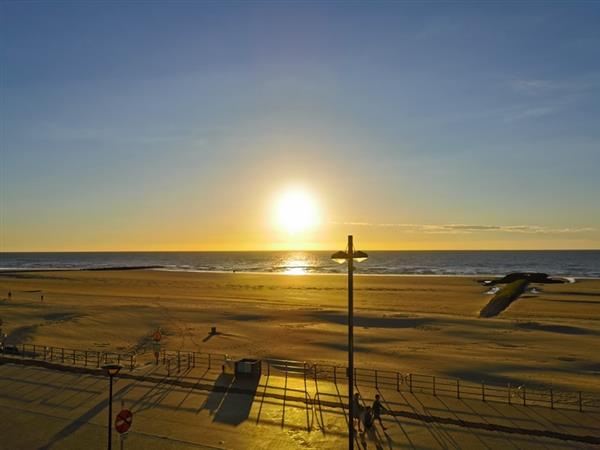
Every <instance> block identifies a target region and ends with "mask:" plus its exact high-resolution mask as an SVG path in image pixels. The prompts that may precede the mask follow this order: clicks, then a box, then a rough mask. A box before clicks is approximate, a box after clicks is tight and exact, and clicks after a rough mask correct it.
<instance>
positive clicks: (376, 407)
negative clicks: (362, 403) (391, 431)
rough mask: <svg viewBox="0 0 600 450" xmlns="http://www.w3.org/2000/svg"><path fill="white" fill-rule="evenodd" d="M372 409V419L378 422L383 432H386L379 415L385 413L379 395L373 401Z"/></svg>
mask: <svg viewBox="0 0 600 450" xmlns="http://www.w3.org/2000/svg"><path fill="white" fill-rule="evenodd" d="M372 409H373V419H377V420H378V421H379V425H381V428H382V429H383V430H386V428H385V427H384V426H383V422H382V421H381V414H382V413H384V412H385V411H386V409H385V408H384V407H383V405H382V404H381V399H380V397H379V394H377V395H376V396H375V401H374V402H373V407H372Z"/></svg>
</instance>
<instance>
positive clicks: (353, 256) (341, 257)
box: [331, 236, 368, 450]
mask: <svg viewBox="0 0 600 450" xmlns="http://www.w3.org/2000/svg"><path fill="white" fill-rule="evenodd" d="M367 257H368V255H367V254H366V253H365V252H361V251H360V250H354V245H353V242H352V236H348V247H347V249H346V251H345V252H344V251H339V252H335V253H334V254H333V255H331V259H333V260H334V261H335V262H337V263H339V264H343V263H344V262H348V374H347V376H348V448H349V449H350V450H353V449H354V401H353V393H354V284H353V278H352V276H353V272H354V261H356V262H363V261H365V260H366V259H367Z"/></svg>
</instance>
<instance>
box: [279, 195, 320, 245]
mask: <svg viewBox="0 0 600 450" xmlns="http://www.w3.org/2000/svg"><path fill="white" fill-rule="evenodd" d="M275 222H276V224H277V226H278V227H280V228H282V229H284V230H285V231H287V232H288V233H290V234H296V233H300V232H303V231H308V230H310V229H312V228H314V227H315V226H316V225H317V224H318V222H319V214H318V208H317V203H316V201H315V199H314V197H313V196H312V195H311V194H310V193H309V192H307V191H306V190H304V189H300V188H295V189H288V190H287V191H285V192H283V193H282V194H281V195H280V196H279V197H278V199H277V201H276V203H275Z"/></svg>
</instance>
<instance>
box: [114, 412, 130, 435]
mask: <svg viewBox="0 0 600 450" xmlns="http://www.w3.org/2000/svg"><path fill="white" fill-rule="evenodd" d="M132 421H133V414H132V412H131V411H129V410H128V409H123V410H121V411H120V412H119V414H117V417H116V419H115V429H116V430H117V431H118V432H119V433H121V434H123V433H125V432H126V431H127V430H129V427H131V422H132Z"/></svg>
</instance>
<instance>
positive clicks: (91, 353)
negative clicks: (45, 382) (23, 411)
mask: <svg viewBox="0 0 600 450" xmlns="http://www.w3.org/2000/svg"><path fill="white" fill-rule="evenodd" d="M0 354H2V355H9V356H12V357H16V358H19V357H20V358H21V359H34V360H42V361H49V362H54V363H60V364H68V365H73V366H83V367H96V368H100V367H101V366H103V365H104V364H119V365H122V366H123V367H126V368H128V369H130V370H133V369H134V368H135V367H136V364H137V361H136V355H135V354H134V353H117V352H102V351H95V350H79V349H74V348H65V347H54V346H46V345H38V344H19V345H11V346H8V345H6V346H0Z"/></svg>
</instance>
